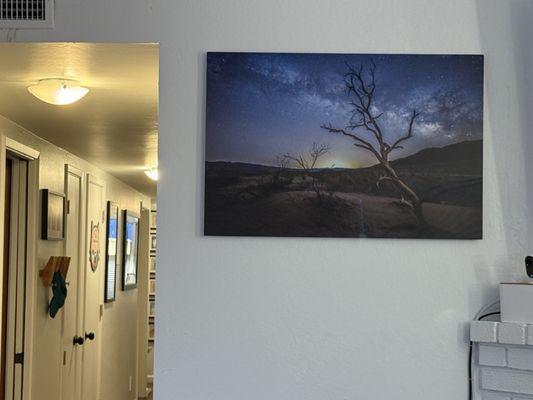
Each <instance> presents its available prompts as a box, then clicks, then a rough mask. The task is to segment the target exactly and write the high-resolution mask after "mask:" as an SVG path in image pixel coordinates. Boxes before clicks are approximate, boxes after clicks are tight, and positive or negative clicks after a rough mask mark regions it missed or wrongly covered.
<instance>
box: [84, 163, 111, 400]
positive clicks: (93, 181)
mask: <svg viewBox="0 0 533 400" xmlns="http://www.w3.org/2000/svg"><path fill="white" fill-rule="evenodd" d="M90 185H96V186H99V187H101V189H102V204H101V205H100V206H101V209H102V213H103V214H102V215H101V216H99V221H100V223H101V224H102V225H103V226H105V213H106V207H105V199H106V185H105V182H104V181H103V180H102V179H100V178H98V177H97V176H95V175H94V174H90V173H86V174H85V187H86V189H85V200H84V204H85V209H84V214H83V219H84V225H83V226H84V228H85V231H84V232H85V233H84V241H83V249H82V253H81V254H82V255H83V257H84V261H83V268H84V272H83V282H84V283H83V297H84V305H83V329H84V330H85V329H86V328H87V327H86V321H87V314H86V305H85V302H86V301H87V275H86V274H88V271H90V270H91V266H90V261H89V257H88V254H89V238H90V234H89V232H88V228H89V195H90ZM103 232H105V228H104V229H103ZM101 235H103V237H104V239H103V240H102V241H101V244H100V246H102V245H103V244H105V235H104V234H103V233H102V234H101ZM104 249H105V246H104ZM104 253H105V250H104ZM104 253H102V256H103V255H104ZM102 259H103V260H105V257H102ZM102 264H103V263H102ZM103 271H105V267H103V268H102V265H100V267H99V268H98V274H100V278H101V279H100V284H101V285H102V286H101V287H99V290H98V292H99V293H98V296H97V298H98V301H99V307H98V310H99V317H98V326H97V329H96V331H95V332H94V333H95V335H96V337H97V341H96V346H97V347H96V370H95V371H94V372H92V373H94V374H96V396H97V398H98V399H100V397H101V394H100V388H101V386H102V385H101V380H102V376H101V371H102V320H103V315H104V293H103V290H104V288H103V284H104V279H103V278H104V275H105V273H103ZM83 352H84V353H85V347H84V348H83ZM82 359H83V360H84V359H85V355H84V356H82ZM82 364H83V363H82ZM84 369H85V364H83V365H82V380H81V390H82V394H81V396H82V399H83V398H84V396H85V393H84V392H83V389H84V386H83V385H84V384H83V378H84V376H85V371H84Z"/></svg>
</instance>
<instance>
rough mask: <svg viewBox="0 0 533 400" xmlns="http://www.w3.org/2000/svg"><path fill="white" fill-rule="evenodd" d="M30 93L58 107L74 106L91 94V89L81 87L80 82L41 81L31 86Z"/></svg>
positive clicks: (54, 79) (64, 80)
mask: <svg viewBox="0 0 533 400" xmlns="http://www.w3.org/2000/svg"><path fill="white" fill-rule="evenodd" d="M28 91H29V92H30V93H31V94H33V95H34V96H35V97H37V98H38V99H39V100H41V101H44V102H45V103H48V104H53V105H56V106H62V105H66V104H72V103H74V102H76V101H78V100H80V99H81V98H83V97H84V96H85V95H86V94H87V93H89V89H87V88H86V87H83V86H80V85H79V82H78V81H75V80H72V79H61V78H50V79H41V80H40V81H39V82H38V83H37V84H36V85H32V86H29V87H28Z"/></svg>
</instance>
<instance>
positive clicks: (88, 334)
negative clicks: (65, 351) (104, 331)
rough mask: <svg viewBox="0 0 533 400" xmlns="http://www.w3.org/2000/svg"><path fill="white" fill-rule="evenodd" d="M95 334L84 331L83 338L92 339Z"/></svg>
mask: <svg viewBox="0 0 533 400" xmlns="http://www.w3.org/2000/svg"><path fill="white" fill-rule="evenodd" d="M94 338H95V336H94V332H89V333H87V332H85V339H89V340H94Z"/></svg>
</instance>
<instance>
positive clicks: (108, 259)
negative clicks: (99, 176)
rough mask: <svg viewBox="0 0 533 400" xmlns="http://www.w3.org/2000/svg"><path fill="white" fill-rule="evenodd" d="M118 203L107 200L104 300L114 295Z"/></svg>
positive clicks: (111, 299) (112, 298) (111, 298)
mask: <svg viewBox="0 0 533 400" xmlns="http://www.w3.org/2000/svg"><path fill="white" fill-rule="evenodd" d="M118 213H119V209H118V204H116V203H113V202H111V201H108V202H107V221H106V243H105V283H104V285H105V288H104V302H106V303H108V302H111V301H114V300H115V297H116V280H117V278H116V276H117V241H118Z"/></svg>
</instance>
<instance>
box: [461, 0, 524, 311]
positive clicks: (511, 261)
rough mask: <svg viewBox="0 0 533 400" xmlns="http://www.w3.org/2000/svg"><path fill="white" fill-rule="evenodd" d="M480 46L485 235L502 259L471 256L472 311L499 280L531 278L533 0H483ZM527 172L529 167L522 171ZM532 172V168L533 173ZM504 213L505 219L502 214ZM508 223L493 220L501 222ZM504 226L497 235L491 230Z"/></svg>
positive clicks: (494, 292)
mask: <svg viewBox="0 0 533 400" xmlns="http://www.w3.org/2000/svg"><path fill="white" fill-rule="evenodd" d="M476 8H477V16H478V29H479V37H480V48H481V52H482V53H483V54H484V55H485V110H484V144H485V146H484V147H485V148H484V168H483V170H484V175H485V178H487V177H488V176H491V178H492V179H485V180H484V182H485V185H484V188H483V192H484V201H485V202H484V212H483V214H484V215H483V220H484V227H483V228H484V229H483V230H484V239H489V240H491V239H492V240H497V241H501V242H503V243H499V244H501V248H502V250H504V251H503V252H501V258H500V259H487V258H484V257H483V256H478V259H475V260H472V262H473V264H474V271H475V273H476V280H475V281H476V282H477V284H476V285H475V286H472V288H471V290H470V293H469V297H470V304H471V310H470V311H471V312H472V311H473V312H475V311H476V309H477V304H479V299H480V298H481V299H484V301H487V302H488V301H491V300H495V299H498V287H497V285H495V284H494V283H497V282H502V281H508V280H519V279H523V278H524V273H523V270H524V269H523V267H522V266H523V258H524V256H525V255H526V254H528V253H529V252H533V237H532V234H533V228H532V227H531V224H532V223H533V210H530V207H528V205H529V204H533V202H532V201H533V183H531V182H530V179H529V176H532V177H533V160H531V157H530V156H529V155H531V154H532V153H533V134H531V133H530V132H529V127H530V126H533V104H532V103H533V99H532V97H531V95H530V94H529V93H530V91H531V86H532V84H531V79H530V77H529V74H528V71H529V70H530V69H531V67H533V60H532V56H533V55H532V52H531V44H530V38H531V37H533V26H532V25H531V16H532V15H533V2H531V1H528V0H509V1H501V0H476ZM522 171H524V172H523V173H522ZM528 171H532V172H530V173H528ZM500 218H501V219H500ZM500 220H501V221H502V226H501V227H498V226H494V224H498V221H500ZM499 230H501V231H502V232H503V233H504V235H503V237H502V238H501V239H500V240H498V238H496V237H490V235H492V234H493V232H498V231H499Z"/></svg>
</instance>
